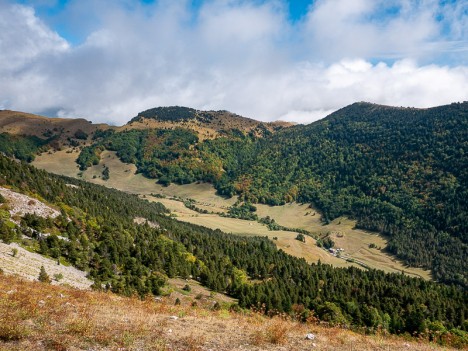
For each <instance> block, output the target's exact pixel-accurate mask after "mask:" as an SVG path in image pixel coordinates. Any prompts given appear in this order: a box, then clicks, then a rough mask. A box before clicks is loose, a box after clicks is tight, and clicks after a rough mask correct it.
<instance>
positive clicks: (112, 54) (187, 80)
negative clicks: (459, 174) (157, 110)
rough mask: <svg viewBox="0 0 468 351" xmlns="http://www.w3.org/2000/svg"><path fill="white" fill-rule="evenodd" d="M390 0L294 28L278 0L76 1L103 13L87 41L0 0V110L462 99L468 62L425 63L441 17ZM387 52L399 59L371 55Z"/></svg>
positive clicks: (467, 87)
mask: <svg viewBox="0 0 468 351" xmlns="http://www.w3.org/2000/svg"><path fill="white" fill-rule="evenodd" d="M391 2H392V3H393V4H395V6H400V10H399V14H398V15H395V16H391V17H390V18H388V19H387V20H386V21H385V22H378V21H375V19H373V17H372V16H375V13H376V11H379V8H380V7H381V6H382V5H383V4H384V3H385V2H384V0H378V1H371V0H356V1H353V2H352V5H353V6H351V5H350V3H351V2H350V1H346V0H328V1H324V0H319V1H317V3H316V5H315V6H313V7H311V10H310V12H309V15H308V16H307V17H306V18H305V19H304V20H303V22H301V23H299V24H291V23H290V22H288V21H287V19H286V18H287V16H286V14H285V7H284V6H283V5H282V3H281V2H280V1H272V2H261V3H258V4H257V3H252V2H244V1H227V0H226V1H211V2H207V3H205V4H204V5H203V6H202V8H201V9H200V11H199V12H198V13H197V14H194V13H192V12H191V11H190V10H189V8H188V6H186V5H185V3H184V2H174V1H162V2H159V3H156V4H154V5H146V6H140V5H136V6H134V7H133V8H131V9H128V8H127V7H124V6H121V5H119V3H118V2H112V3H109V2H107V1H91V0H81V1H72V2H71V3H70V6H69V8H68V10H67V11H71V12H73V15H72V14H67V13H66V14H65V15H67V16H70V17H69V18H70V21H78V18H77V17H76V16H77V15H76V14H77V13H78V14H80V13H81V14H83V13H87V12H88V16H89V17H90V18H97V19H98V20H94V22H93V24H91V22H89V23H88V24H86V28H88V30H89V35H87V37H86V40H85V41H84V42H83V43H82V44H80V45H78V46H70V45H69V44H68V43H67V42H66V41H65V40H64V39H63V38H61V37H60V36H59V35H58V34H57V33H55V32H54V31H52V30H51V29H50V28H49V27H48V26H47V25H46V24H45V23H44V22H43V21H41V20H40V19H39V18H38V17H37V16H36V15H35V14H34V12H33V10H32V9H31V8H30V7H27V6H20V5H10V4H8V3H7V2H5V1H3V2H2V0H0V52H1V53H2V54H1V55H0V102H1V106H3V107H4V108H10V109H16V110H23V111H28V112H41V111H47V112H49V113H52V114H56V115H58V116H68V117H85V118H89V119H92V120H94V121H106V122H113V123H116V124H122V123H125V122H126V121H128V120H129V119H130V118H131V117H133V116H135V115H136V114H137V113H138V112H139V111H141V110H144V109H147V108H151V107H154V106H164V105H184V106H190V107H195V108H200V109H227V110H230V111H233V112H236V113H239V114H242V115H245V116H248V117H252V118H257V119H263V120H275V119H285V120H292V121H294V120H295V121H298V122H307V121H312V120H316V119H318V118H320V117H324V116H325V115H326V114H328V113H329V112H331V111H333V110H336V109H338V108H341V107H343V106H344V105H347V104H349V103H353V102H355V101H370V102H375V103H383V104H389V105H398V106H400V105H403V106H416V107H429V106H435V105H439V104H445V103H450V102H453V101H462V100H467V99H468V96H467V94H468V68H467V67H466V66H464V65H463V64H459V65H458V66H452V67H450V66H441V65H436V64H431V63H430V60H429V59H428V58H429V57H437V56H438V55H440V53H439V51H440V48H441V47H447V46H450V45H451V44H450V43H449V44H447V41H446V40H445V39H444V38H443V36H441V35H439V36H438V35H437V33H438V31H439V32H440V30H441V29H440V28H439V26H441V25H445V24H444V23H445V22H443V21H442V22H443V23H442V22H437V21H436V20H435V19H434V16H433V14H434V13H435V12H434V10H433V9H432V7H430V6H429V7H427V6H426V7H424V6H422V5H421V4H423V3H426V4H427V3H428V2H427V1H426V2H425V1H419V2H410V1H403V0H391ZM386 3H389V1H387V2H386ZM415 3H417V4H419V5H417V6H416V5H413V4H415ZM418 6H419V7H418ZM436 8H437V6H436ZM439 10H440V9H439ZM450 10H451V11H448V10H447V11H446V16H447V19H446V20H444V21H448V18H450V20H451V21H453V26H451V27H450V28H449V29H450V30H446V32H447V33H448V32H450V31H453V32H454V33H455V34H453V35H449V37H450V38H452V39H454V40H455V41H457V42H458V43H459V44H458V45H459V47H460V46H461V47H463V37H462V34H463V33H466V19H465V18H464V17H463V16H460V15H459V13H460V9H457V8H450ZM67 18H68V17H67ZM441 23H442V24H441ZM94 27H96V28H94ZM89 28H92V29H89ZM460 33H462V34H460ZM445 35H448V34H445ZM398 38H400V40H399V39H398ZM460 43H461V44H460ZM413 48H416V49H413ZM421 53H424V54H425V55H426V57H427V59H425V60H427V63H423V64H418V62H426V61H424V60H423V61H421V59H420V58H419V56H420V55H421ZM431 55H432V56H431ZM388 56H394V57H397V58H398V59H397V60H396V61H395V62H394V63H393V64H390V65H389V64H386V63H382V62H381V63H373V62H374V60H371V59H372V58H375V57H388ZM377 61H378V60H377ZM463 63H465V62H463Z"/></svg>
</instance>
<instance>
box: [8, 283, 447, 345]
mask: <svg viewBox="0 0 468 351" xmlns="http://www.w3.org/2000/svg"><path fill="white" fill-rule="evenodd" d="M307 333H314V334H315V336H316V338H315V339H314V340H305V335H306V334H307ZM311 349H314V350H363V351H367V350H369V351H370V350H388V351H390V350H401V349H404V350H421V351H422V350H450V348H443V347H440V346H438V345H434V344H430V343H428V342H427V341H424V340H416V339H408V338H406V339H405V338H401V337H396V336H388V335H383V334H377V335H363V334H359V333H355V332H352V331H349V330H345V329H339V328H334V327H333V328H329V327H326V326H322V325H317V324H300V323H297V322H294V321H290V320H285V319H280V318H278V317H276V318H273V319H269V318H266V317H263V316H261V315H259V314H255V313H251V312H249V313H245V314H238V313H232V312H228V311H227V310H220V311H211V310H207V309H201V308H199V307H191V306H190V305H181V306H174V297H173V296H171V297H164V298H163V299H162V300H161V301H154V300H153V299H147V300H145V301H141V300H139V299H137V298H125V297H120V296H116V295H114V294H111V293H102V292H91V291H80V290H74V289H72V288H67V287H59V286H52V285H49V284H44V283H39V282H29V281H25V280H21V279H20V278H17V277H12V276H5V275H0V350H32V351H39V350H101V351H103V350H122V351H123V350H220V351H223V350H298V351H302V350H311Z"/></svg>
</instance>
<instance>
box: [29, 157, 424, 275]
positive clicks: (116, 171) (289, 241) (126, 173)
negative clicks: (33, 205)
mask: <svg viewBox="0 0 468 351" xmlns="http://www.w3.org/2000/svg"><path fill="white" fill-rule="evenodd" d="M77 157H78V153H76V152H74V153H68V152H67V150H63V151H58V152H54V153H52V154H49V153H44V154H43V155H41V156H38V157H37V158H36V160H35V161H34V162H33V164H34V165H35V166H36V167H38V168H42V169H46V170H48V171H50V172H52V173H57V174H64V175H68V176H72V177H77V174H78V172H79V170H78V166H77V165H76V163H75V159H76V158H77ZM104 166H107V167H108V168H109V170H110V179H109V180H107V181H104V180H102V178H101V176H102V170H103V169H104ZM135 172H136V167H135V165H133V164H125V163H123V162H121V161H120V160H119V159H118V157H117V156H116V155H115V152H112V151H104V152H103V153H102V154H101V162H100V163H99V165H96V166H93V167H90V168H89V169H88V170H86V171H85V172H83V173H82V177H81V178H82V179H84V180H87V181H90V182H93V183H96V184H101V185H105V186H107V187H111V188H116V189H119V190H123V191H126V192H130V193H135V194H140V195H142V196H145V197H146V198H148V199H149V200H151V201H157V202H161V203H163V204H164V205H165V206H166V207H167V208H169V209H170V210H171V211H172V213H173V215H174V216H176V218H177V219H178V220H181V221H185V222H189V223H194V224H198V225H202V226H205V227H208V228H211V229H220V230H222V231H224V232H227V233H233V234H238V235H249V236H267V237H269V238H270V239H273V238H277V240H275V243H276V244H277V246H278V248H280V249H282V250H284V251H285V252H287V253H289V254H291V255H293V256H297V257H303V258H305V259H306V260H307V261H308V262H317V261H318V260H320V261H321V262H322V263H328V264H332V265H334V266H336V267H348V266H350V265H356V264H354V263H349V262H346V261H345V260H344V259H340V258H337V257H334V256H333V255H331V254H329V253H328V252H326V251H324V250H322V249H320V248H318V247H317V246H316V245H315V240H314V239H312V238H309V237H307V239H306V243H305V244H304V243H301V242H299V241H297V240H295V238H296V236H297V233H294V232H286V231H270V230H268V228H267V227H266V226H264V225H261V224H259V223H257V222H255V221H246V220H240V219H234V218H225V217H219V216H218V215H216V214H199V213H197V212H195V211H192V210H190V209H188V208H186V207H185V206H184V204H183V203H182V202H180V201H174V200H172V199H171V198H172V197H178V198H181V199H188V198H190V199H194V200H195V201H196V206H197V207H199V208H201V209H206V210H208V211H210V212H226V211H227V209H228V208H229V207H230V206H232V205H233V204H234V203H235V201H236V199H235V198H231V199H225V198H223V197H220V196H217V195H216V191H215V189H214V188H213V187H212V186H211V185H210V184H206V183H201V184H186V185H175V184H171V185H170V186H168V187H163V186H161V185H159V184H157V183H156V181H155V180H154V179H147V178H145V177H143V176H142V175H141V174H135ZM151 194H160V195H163V196H165V197H166V198H163V199H161V198H156V197H151ZM256 207H257V214H258V216H259V217H266V216H270V217H271V218H273V219H274V220H275V221H276V222H277V223H278V224H280V225H282V226H285V227H288V228H300V229H306V230H308V231H310V232H313V233H316V234H319V235H327V234H329V235H330V236H331V238H332V239H333V240H334V241H335V243H336V247H341V248H343V249H344V257H347V258H352V259H354V260H356V261H357V262H360V263H362V264H364V265H366V266H369V267H372V268H376V269H381V270H384V271H386V272H402V271H404V272H405V274H408V275H414V276H419V277H423V278H424V279H430V272H429V271H425V270H422V269H418V268H410V267H406V266H405V265H404V264H403V263H402V262H400V261H398V260H396V259H395V258H394V257H392V256H391V255H388V254H387V253H385V252H383V251H382V250H379V249H378V248H379V247H380V248H382V249H383V248H384V247H385V246H386V243H387V242H386V240H385V238H384V237H382V236H380V235H378V234H375V233H370V232H367V231H364V230H357V229H354V226H355V222H354V221H352V220H350V219H347V218H337V219H335V220H334V221H332V222H331V223H330V224H328V225H323V223H322V222H321V220H320V213H319V212H318V211H317V210H315V209H313V208H311V207H310V206H309V205H306V204H297V203H291V204H286V205H284V206H275V207H272V206H267V205H261V204H258V205H256ZM371 244H372V245H371ZM369 245H371V246H375V247H376V248H369ZM358 266H359V265H358Z"/></svg>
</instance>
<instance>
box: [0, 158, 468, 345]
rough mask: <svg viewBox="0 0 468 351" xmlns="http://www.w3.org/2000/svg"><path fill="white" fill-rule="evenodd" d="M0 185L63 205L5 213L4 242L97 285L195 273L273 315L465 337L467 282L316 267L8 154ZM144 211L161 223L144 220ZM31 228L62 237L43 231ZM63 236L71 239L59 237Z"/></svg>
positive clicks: (143, 284) (134, 289) (138, 285)
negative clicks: (139, 221) (84, 274)
mask: <svg viewBox="0 0 468 351" xmlns="http://www.w3.org/2000/svg"><path fill="white" fill-rule="evenodd" d="M0 184H1V185H2V186H9V187H11V188H12V189H14V190H17V191H21V192H23V193H27V194H29V195H31V196H36V197H37V198H38V199H40V200H42V201H44V202H48V203H49V204H50V205H53V206H55V207H57V208H59V209H60V210H61V215H60V216H58V217H56V218H55V219H46V220H45V219H41V218H38V217H37V216H34V215H27V216H24V218H22V220H21V226H12V222H11V220H10V219H9V218H8V215H7V214H5V211H3V212H2V216H1V219H0V233H1V239H2V240H3V241H7V242H9V241H18V242H22V243H23V244H24V243H27V244H28V245H32V246H31V247H32V248H35V249H36V250H38V251H39V252H41V253H42V254H45V255H49V256H51V257H54V258H57V259H60V258H61V259H62V260H63V259H64V260H67V261H68V262H70V263H72V264H73V265H74V266H76V267H78V268H80V269H84V270H86V271H88V272H89V276H90V277H91V278H93V279H94V281H95V287H96V288H104V287H105V289H110V290H112V291H114V292H117V293H122V294H126V295H130V294H133V293H137V294H138V295H140V296H145V295H147V294H158V293H159V292H160V288H161V287H162V286H163V285H164V284H165V280H166V277H174V276H180V277H188V276H189V275H192V276H193V277H195V278H196V279H197V280H199V281H200V282H201V283H203V284H204V285H206V286H208V287H210V288H212V289H214V290H215V291H220V292H226V293H228V294H230V295H231V296H233V297H236V298H238V299H239V305H240V306H242V307H250V306H259V305H263V306H264V308H265V310H266V311H267V312H270V313H275V311H278V312H281V311H284V312H287V313H289V312H292V311H296V312H297V311H298V310H300V311H301V313H302V318H307V317H308V316H309V315H310V313H311V312H310V311H311V310H313V311H315V312H314V313H315V314H316V315H317V316H319V317H320V318H322V319H324V320H327V321H329V322H331V323H340V324H352V325H356V326H366V327H368V328H370V329H374V328H377V327H378V326H381V327H382V328H385V329H388V330H389V331H391V332H394V333H400V332H404V331H408V332H410V333H413V332H415V333H419V332H422V331H423V330H424V329H425V328H426V327H430V328H439V327H440V325H442V328H448V329H451V328H457V329H453V333H455V334H454V335H459V336H460V337H461V338H464V337H465V336H464V335H465V334H463V332H462V330H465V329H466V328H467V325H466V321H465V318H466V313H467V310H466V309H467V306H468V303H467V302H468V301H467V296H466V294H465V293H464V291H463V289H461V288H459V287H455V286H446V285H441V284H437V283H431V282H426V281H424V280H421V279H416V278H409V277H405V276H404V275H401V274H385V273H383V272H380V271H375V270H370V271H362V270H360V269H356V268H349V269H336V268H332V267H331V266H327V265H321V264H313V265H309V264H307V263H306V262H305V261H304V260H303V259H297V258H294V257H292V256H289V255H286V254H285V253H284V252H282V251H278V250H277V249H276V247H275V245H274V244H273V243H271V242H270V241H268V240H266V239H264V238H245V237H237V236H232V235H227V234H224V233H222V232H220V231H213V230H209V229H206V228H203V227H199V226H195V225H191V224H186V223H181V222H177V221H176V220H174V219H172V218H169V217H167V215H166V210H165V209H164V208H163V207H162V206H161V205H159V204H155V203H149V202H147V201H146V200H143V199H139V198H138V197H136V196H133V195H128V194H125V193H121V192H119V191H116V190H112V189H107V188H104V187H100V186H97V185H93V184H89V183H86V182H82V181H79V180H75V179H70V178H64V177H59V176H54V175H51V174H48V173H46V172H44V171H39V170H37V169H35V168H33V167H31V166H28V165H26V164H23V163H18V162H15V161H12V160H10V159H8V158H6V157H4V156H0ZM3 201H4V200H2V202H3ZM6 205H8V204H6ZM2 206H4V205H2ZM137 216H138V217H144V218H147V219H148V220H151V221H152V222H153V223H155V224H156V225H153V226H152V227H151V226H149V225H135V223H134V219H135V217H137ZM28 228H32V229H34V230H36V231H41V232H45V231H47V232H50V233H53V234H52V235H50V236H48V237H41V236H37V235H36V234H35V231H31V230H30V229H28ZM57 232H59V233H60V236H61V237H64V238H67V239H68V240H63V239H59V238H58V237H57V235H54V233H57ZM22 234H25V235H26V236H27V237H29V238H30V239H24V238H22V237H21V235H22ZM31 240H32V241H33V242H34V241H36V242H37V244H31V243H30V241H31ZM298 306H299V307H298ZM456 333H458V334H456Z"/></svg>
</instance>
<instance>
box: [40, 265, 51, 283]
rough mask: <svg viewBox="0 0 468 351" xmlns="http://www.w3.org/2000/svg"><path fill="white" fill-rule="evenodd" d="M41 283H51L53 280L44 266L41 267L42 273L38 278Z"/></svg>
mask: <svg viewBox="0 0 468 351" xmlns="http://www.w3.org/2000/svg"><path fill="white" fill-rule="evenodd" d="M37 279H38V280H39V281H40V282H43V283H49V284H50V283H51V282H52V280H51V279H50V277H49V275H48V274H47V272H46V270H45V268H44V266H41V271H40V272H39V277H38V278H37Z"/></svg>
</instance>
